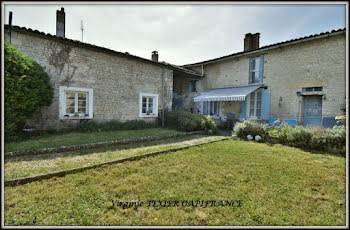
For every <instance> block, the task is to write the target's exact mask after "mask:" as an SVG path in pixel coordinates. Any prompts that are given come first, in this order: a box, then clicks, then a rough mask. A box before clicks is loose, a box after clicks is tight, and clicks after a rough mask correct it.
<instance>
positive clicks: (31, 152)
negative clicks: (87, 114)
mask: <svg viewBox="0 0 350 230" xmlns="http://www.w3.org/2000/svg"><path fill="white" fill-rule="evenodd" d="M203 133H204V131H194V132H187V133H175V134H168V135H161V136H148V137H140V138H134V139H122V140H115V141H103V142H96V143H89V144H82V145H69V146H59V147H54V148H43V149H32V150H23V151H13V152H5V153H4V156H5V157H15V156H25V155H37V154H45V153H54V152H66V151H72V150H80V149H88V148H94V147H100V146H113V145H119V144H130V143H139V142H146V141H154V140H161V139H167V138H171V137H181V136H190V135H196V134H203Z"/></svg>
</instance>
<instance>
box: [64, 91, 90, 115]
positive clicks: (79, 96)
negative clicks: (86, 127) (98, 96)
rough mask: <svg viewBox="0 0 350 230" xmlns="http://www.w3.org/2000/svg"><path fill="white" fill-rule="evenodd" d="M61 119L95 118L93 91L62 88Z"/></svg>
mask: <svg viewBox="0 0 350 230" xmlns="http://www.w3.org/2000/svg"><path fill="white" fill-rule="evenodd" d="M59 95H60V96H59V107H60V118H61V119H64V118H73V119H74V118H77V119H81V118H84V119H87V118H92V117H93V116H92V115H93V90H92V89H88V88H78V87H67V86H60V88H59Z"/></svg>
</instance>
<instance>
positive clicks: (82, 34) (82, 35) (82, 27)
mask: <svg viewBox="0 0 350 230" xmlns="http://www.w3.org/2000/svg"><path fill="white" fill-rule="evenodd" d="M80 29H81V42H83V38H84V24H83V20H81V21H80Z"/></svg>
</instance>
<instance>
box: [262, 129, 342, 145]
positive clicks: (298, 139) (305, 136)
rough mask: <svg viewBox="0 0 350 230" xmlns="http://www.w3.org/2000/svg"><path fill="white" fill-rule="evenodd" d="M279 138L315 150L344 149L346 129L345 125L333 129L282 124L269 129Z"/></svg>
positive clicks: (284, 142) (280, 140)
mask: <svg viewBox="0 0 350 230" xmlns="http://www.w3.org/2000/svg"><path fill="white" fill-rule="evenodd" d="M268 132H269V134H270V135H271V136H272V135H273V136H274V137H276V138H278V140H279V142H280V143H282V144H286V143H289V144H294V145H295V146H297V147H303V148H311V149H315V150H322V151H325V150H330V149H344V148H345V144H346V130H345V127H344V126H334V127H333V128H332V129H329V128H323V127H318V126H310V127H303V126H300V125H296V126H289V125H286V124H282V125H280V126H278V127H277V128H274V129H271V130H269V131H268Z"/></svg>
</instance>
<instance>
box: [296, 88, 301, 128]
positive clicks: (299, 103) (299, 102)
mask: <svg viewBox="0 0 350 230" xmlns="http://www.w3.org/2000/svg"><path fill="white" fill-rule="evenodd" d="M297 96H298V124H299V125H300V114H301V113H300V112H301V111H300V105H301V100H300V98H301V97H300V96H301V92H297Z"/></svg>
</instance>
